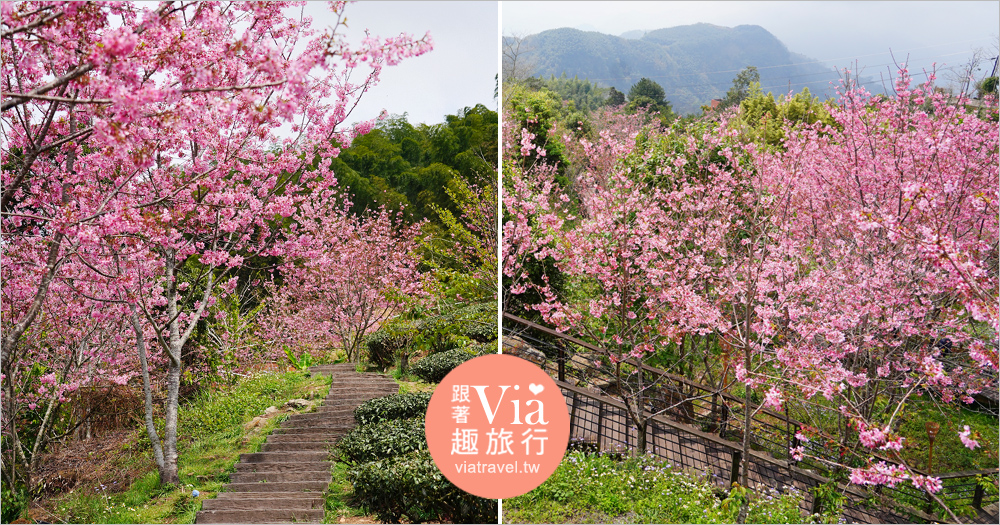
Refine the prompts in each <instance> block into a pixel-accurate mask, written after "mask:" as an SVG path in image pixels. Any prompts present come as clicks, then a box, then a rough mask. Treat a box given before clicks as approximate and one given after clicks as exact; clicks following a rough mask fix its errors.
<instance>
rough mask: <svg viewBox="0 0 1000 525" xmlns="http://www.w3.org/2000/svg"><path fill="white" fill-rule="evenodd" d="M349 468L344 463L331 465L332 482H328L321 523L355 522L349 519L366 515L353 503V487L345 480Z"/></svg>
mask: <svg viewBox="0 0 1000 525" xmlns="http://www.w3.org/2000/svg"><path fill="white" fill-rule="evenodd" d="M349 468H350V467H348V466H347V465H346V464H344V463H340V462H334V464H333V480H332V481H331V482H330V488H329V490H327V491H326V506H325V510H326V512H325V513H324V514H323V523H340V520H341V518H344V520H345V521H347V522H352V521H355V520H352V519H351V518H356V517H359V516H365V515H366V514H365V512H364V511H363V510H361V509H360V508H359V507H357V506H356V505H355V503H354V499H355V498H354V486H353V485H351V482H350V480H349V479H347V472H348V470H349Z"/></svg>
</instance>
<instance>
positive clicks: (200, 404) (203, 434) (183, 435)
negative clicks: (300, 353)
mask: <svg viewBox="0 0 1000 525" xmlns="http://www.w3.org/2000/svg"><path fill="white" fill-rule="evenodd" d="M329 384H330V379H329V377H328V376H315V377H308V376H307V375H306V374H304V373H302V372H297V371H296V372H288V373H279V374H260V375H256V376H253V377H250V378H247V379H244V380H243V381H241V382H240V383H239V384H237V385H236V386H234V387H233V388H231V389H228V390H225V391H222V390H220V391H215V392H205V393H202V394H201V395H199V396H198V397H196V398H195V399H194V400H192V401H190V402H188V403H185V404H184V405H183V406H182V407H181V409H180V413H179V415H178V418H179V423H180V425H179V426H180V430H179V432H178V433H179V434H180V436H179V437H178V449H179V458H178V474H179V477H180V480H181V483H180V485H178V486H173V485H171V486H161V485H160V482H159V474H158V473H157V470H156V467H155V464H154V463H153V461H152V452H151V451H150V449H151V446H150V444H149V442H148V438H147V437H146V433H145V429H144V428H139V429H136V430H135V431H134V432H132V433H131V434H130V435H129V438H128V441H127V442H126V443H123V444H122V445H121V451H122V453H121V454H107V455H105V456H104V457H100V458H94V461H95V462H103V463H104V465H101V467H102V468H103V469H105V470H109V471H134V472H137V473H138V474H137V476H136V477H135V478H133V480H131V481H130V482H125V481H124V480H123V481H122V482H120V483H119V482H118V481H113V482H112V481H107V482H105V481H106V480H103V479H99V480H96V481H93V482H84V483H80V484H78V485H77V486H75V487H73V488H72V489H71V490H70V491H69V492H66V493H63V494H60V495H58V496H56V497H53V498H50V499H48V500H45V501H41V502H38V503H37V504H36V506H35V507H34V508H33V509H32V514H33V517H34V518H35V519H36V520H44V521H48V522H66V523H193V522H194V518H195V514H196V513H197V512H198V510H200V509H201V501H202V500H204V499H207V498H211V497H214V496H215V494H217V493H218V491H219V490H220V489H221V488H222V487H223V485H225V484H226V483H228V482H229V475H230V474H231V473H232V472H234V471H235V465H236V462H237V461H238V460H239V456H240V454H243V453H249V452H256V451H258V450H260V446H261V444H262V443H263V442H264V441H265V440H266V439H267V435H268V434H269V433H270V432H271V430H273V429H274V428H275V427H276V426H277V425H278V423H279V422H280V420H281V419H283V417H284V416H278V417H271V418H268V419H267V420H266V421H265V422H264V424H263V425H262V426H258V427H256V428H251V429H249V430H247V429H246V428H244V425H246V423H248V422H249V421H250V420H251V419H253V418H254V417H256V416H259V415H261V414H262V413H263V412H264V409H266V408H267V407H269V406H272V405H277V406H280V405H282V404H283V403H284V402H285V401H287V400H289V399H293V398H297V397H308V396H313V397H315V396H322V395H324V394H325V392H326V390H325V389H327V388H328V387H329ZM126 452H128V453H126ZM108 464H110V465H108ZM108 467H111V468H108ZM194 490H197V491H198V492H199V495H198V496H197V497H195V496H193V492H192V491H194Z"/></svg>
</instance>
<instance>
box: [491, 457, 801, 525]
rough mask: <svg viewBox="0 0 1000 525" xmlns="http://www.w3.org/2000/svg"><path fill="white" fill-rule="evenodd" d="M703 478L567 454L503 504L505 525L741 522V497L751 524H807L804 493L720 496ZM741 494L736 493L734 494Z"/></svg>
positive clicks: (638, 462) (634, 461)
mask: <svg viewBox="0 0 1000 525" xmlns="http://www.w3.org/2000/svg"><path fill="white" fill-rule="evenodd" d="M717 493H720V491H719V489H718V488H716V487H714V486H713V485H712V484H711V483H710V482H709V481H708V480H707V479H706V478H705V477H704V476H702V475H699V474H697V473H693V472H688V471H682V470H679V469H675V468H673V467H671V465H670V464H669V463H668V462H666V461H663V460H661V459H658V458H654V457H651V456H641V457H626V458H620V457H613V456H609V455H604V454H587V453H583V452H576V451H574V452H569V453H567V454H566V456H565V457H564V458H563V461H562V463H560V464H559V467H558V468H557V469H556V471H555V473H553V474H552V476H551V477H549V479H548V480H547V481H545V483H542V485H541V486H539V487H538V488H536V489H535V490H533V491H531V492H529V493H527V494H525V495H523V496H518V497H516V498H511V499H507V500H504V504H503V509H504V512H503V514H504V515H503V521H504V523H735V522H736V518H737V515H738V513H739V508H740V503H741V501H742V500H741V499H740V498H741V497H747V498H749V504H750V505H749V507H750V511H749V514H748V516H747V520H746V522H747V523H803V522H804V520H808V519H809V517H806V516H802V515H801V514H800V512H799V503H800V502H801V500H802V494H801V493H800V492H798V491H797V490H795V489H794V488H786V489H785V493H784V494H780V493H778V491H776V490H772V492H769V493H767V494H755V493H752V492H750V493H747V494H746V496H741V495H739V494H736V495H734V496H729V497H726V496H724V495H717ZM734 493H735V491H734Z"/></svg>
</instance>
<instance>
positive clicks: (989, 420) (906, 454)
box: [897, 398, 1000, 474]
mask: <svg viewBox="0 0 1000 525" xmlns="http://www.w3.org/2000/svg"><path fill="white" fill-rule="evenodd" d="M927 421H935V422H937V423H938V424H940V425H941V430H940V432H939V433H938V435H937V438H935V440H934V464H933V465H932V467H933V471H934V472H935V473H939V474H940V473H943V472H962V471H966V470H981V469H987V468H996V466H997V444H998V442H1000V439H998V434H1000V427H998V426H997V418H996V417H995V416H992V415H989V414H983V413H980V412H975V411H972V410H968V409H967V408H965V407H962V406H958V405H957V404H948V405H945V404H940V403H935V402H934V400H930V399H925V398H918V399H915V400H913V401H910V402H909V403H908V406H907V407H906V410H905V411H904V412H903V416H902V417H901V419H900V423H899V425H898V426H897V430H898V432H899V434H900V435H901V436H903V438H905V441H904V442H903V443H904V447H903V451H902V453H903V458H904V459H906V461H907V463H908V464H910V465H912V466H914V467H916V468H919V469H921V470H926V469H927V453H928V452H929V448H930V442H929V441H928V439H927V430H926V428H925V427H924V423H925V422H927ZM965 425H968V426H969V429H970V430H971V431H972V438H973V439H975V440H976V441H978V442H979V448H977V449H975V450H969V449H968V448H966V447H965V445H963V444H962V440H961V439H959V437H958V433H959V432H961V431H962V429H963V428H964V427H965Z"/></svg>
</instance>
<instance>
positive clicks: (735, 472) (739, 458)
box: [729, 449, 743, 487]
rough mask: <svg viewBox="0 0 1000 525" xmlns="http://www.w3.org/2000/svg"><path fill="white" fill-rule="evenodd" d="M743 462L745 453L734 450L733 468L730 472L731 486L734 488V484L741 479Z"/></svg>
mask: <svg viewBox="0 0 1000 525" xmlns="http://www.w3.org/2000/svg"><path fill="white" fill-rule="evenodd" d="M742 462H743V451H742V450H739V449H736V450H733V466H732V468H731V469H730V472H729V486H730V487H732V486H733V483H736V481H737V480H738V479H740V463H742Z"/></svg>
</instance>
